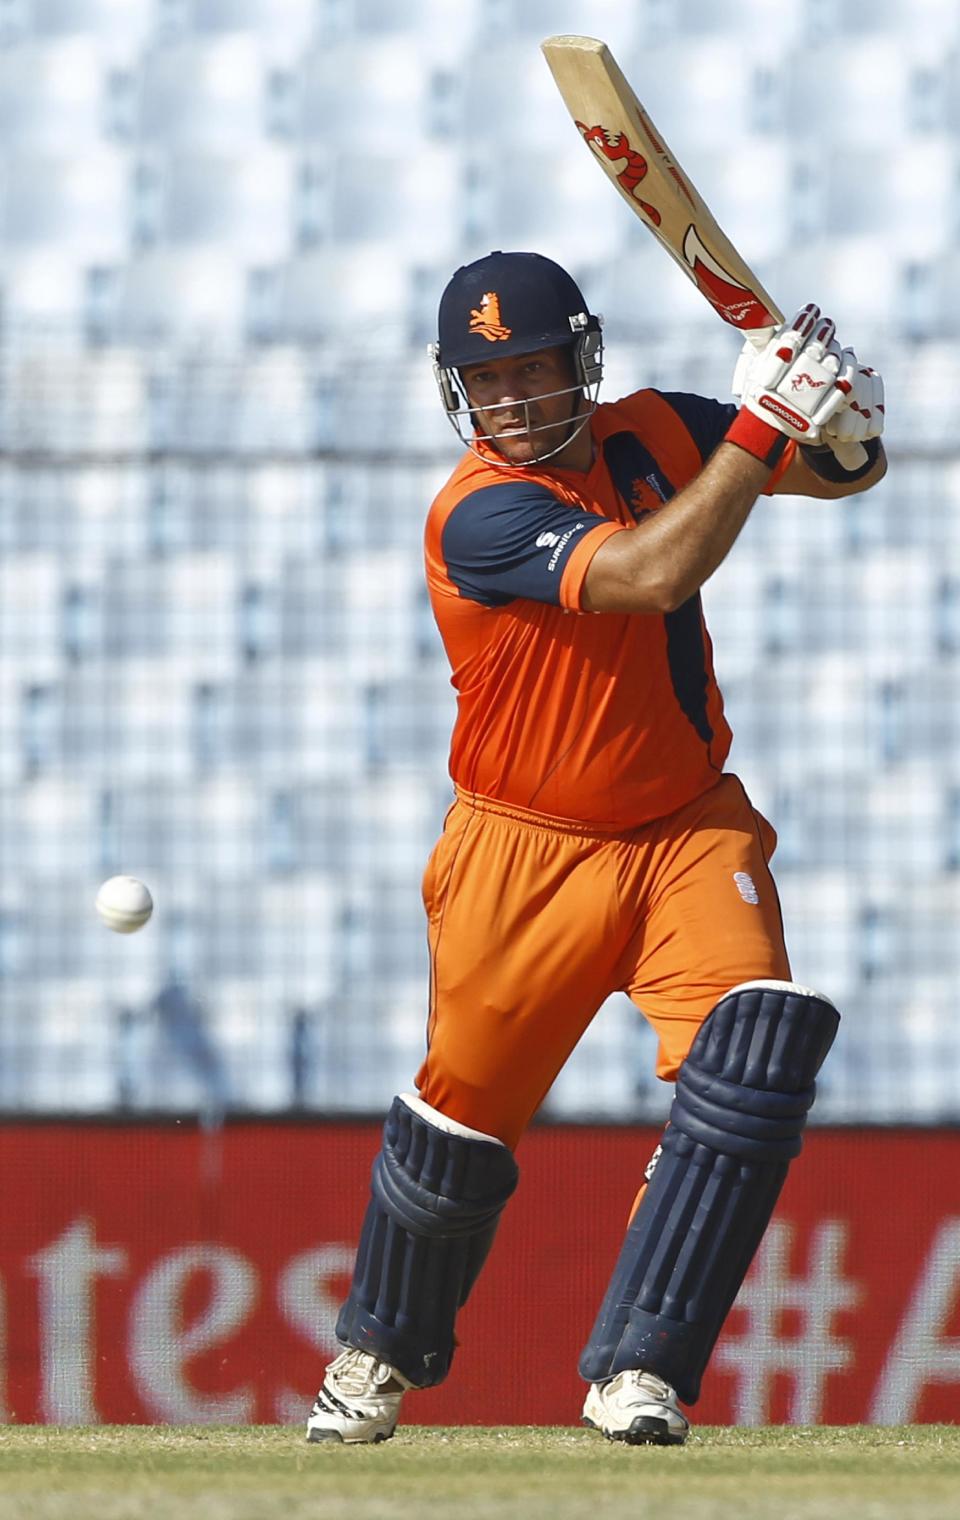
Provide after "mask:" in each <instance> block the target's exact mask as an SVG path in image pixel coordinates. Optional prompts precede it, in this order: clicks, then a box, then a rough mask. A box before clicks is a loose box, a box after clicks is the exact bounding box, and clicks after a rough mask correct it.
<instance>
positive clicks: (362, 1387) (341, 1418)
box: [307, 1347, 413, 1443]
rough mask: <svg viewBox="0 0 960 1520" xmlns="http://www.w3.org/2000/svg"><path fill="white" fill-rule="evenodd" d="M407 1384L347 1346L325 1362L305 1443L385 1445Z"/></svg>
mask: <svg viewBox="0 0 960 1520" xmlns="http://www.w3.org/2000/svg"><path fill="white" fill-rule="evenodd" d="M412 1387H413V1384H412V1383H408V1382H407V1380H406V1378H405V1377H402V1376H401V1375H400V1373H399V1372H398V1371H397V1370H396V1368H395V1367H391V1366H389V1365H388V1363H387V1362H378V1361H377V1359H376V1357H375V1356H373V1355H372V1354H371V1353H370V1352H369V1351H354V1350H352V1349H351V1348H350V1347H347V1349H346V1351H341V1353H340V1355H339V1356H338V1357H337V1359H336V1361H333V1362H331V1363H330V1365H329V1367H328V1368H327V1370H326V1373H325V1374H324V1378H323V1386H322V1388H321V1389H320V1392H319V1393H318V1394H317V1402H316V1403H315V1404H314V1406H313V1408H312V1409H311V1411H310V1418H309V1419H308V1421H307V1440H308V1441H344V1442H353V1441H364V1442H371V1443H372V1442H375V1441H389V1439H390V1437H391V1436H392V1435H393V1432H394V1431H395V1430H396V1428H397V1416H398V1415H399V1413H400V1400H401V1399H402V1398H403V1395H404V1394H405V1393H406V1391H407V1389H408V1388H412Z"/></svg>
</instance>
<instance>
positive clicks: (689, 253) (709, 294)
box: [683, 226, 780, 331]
mask: <svg viewBox="0 0 960 1520" xmlns="http://www.w3.org/2000/svg"><path fill="white" fill-rule="evenodd" d="M683 258H684V262H685V263H686V265H687V268H688V269H689V270H690V273H691V274H692V275H693V278H694V279H695V280H696V282H697V286H698V288H699V289H700V291H701V293H702V294H703V295H705V296H706V298H707V300H708V301H709V302H710V304H711V306H713V307H714V309H715V310H716V311H718V312H719V313H720V315H721V317H722V318H723V320H724V321H725V322H729V323H730V324H731V326H732V327H739V328H741V329H743V330H744V331H750V330H751V329H752V328H755V327H776V326H777V324H778V322H779V321H780V318H779V317H777V316H775V315H774V313H773V312H772V311H770V309H769V308H768V307H767V306H766V305H764V302H763V301H762V299H761V298H760V296H758V295H756V294H755V293H754V291H752V290H750V289H748V288H747V286H746V285H742V284H741V283H740V281H739V280H735V279H734V277H733V275H732V274H730V273H729V272H728V271H727V270H726V269H724V268H723V267H722V265H720V264H718V262H717V260H716V259H715V258H714V256H713V254H712V253H710V252H709V250H708V249H707V248H705V247H704V245H703V243H702V242H701V240H700V235H699V233H698V232H697V229H696V227H693V226H690V227H688V228H687V235H686V237H685V238H684V240H683Z"/></svg>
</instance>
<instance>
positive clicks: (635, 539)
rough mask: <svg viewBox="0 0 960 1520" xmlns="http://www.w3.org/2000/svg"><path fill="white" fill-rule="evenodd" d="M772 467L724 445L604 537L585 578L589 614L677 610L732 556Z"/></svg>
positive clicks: (732, 445)
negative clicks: (676, 487)
mask: <svg viewBox="0 0 960 1520" xmlns="http://www.w3.org/2000/svg"><path fill="white" fill-rule="evenodd" d="M769 477H770V468H769V466H768V465H766V464H763V463H762V462H761V461H760V460H759V459H755V458H754V457H753V455H752V454H748V453H747V452H746V451H745V450H744V449H741V448H738V447H737V446H736V445H735V444H731V443H723V444H721V445H720V447H719V448H718V449H717V451H716V452H715V453H714V454H713V455H712V457H711V458H710V459H709V460H708V462H707V464H706V465H705V466H704V468H703V469H702V470H701V471H700V474H699V475H697V476H696V477H695V478H694V479H693V480H692V481H691V482H690V484H689V485H687V486H684V488H683V490H681V491H678V492H677V494H676V496H674V497H673V498H672V499H671V500H670V501H669V502H668V503H667V504H666V506H664V507H661V508H660V510H659V511H658V512H656V513H655V514H654V515H653V516H652V517H648V518H645V519H644V521H643V522H641V523H639V524H638V525H637V527H636V528H634V529H633V531H632V532H630V533H617V534H614V535H613V537H612V538H609V539H607V541H606V543H604V544H602V545H601V546H600V548H599V549H598V550H597V553H596V554H595V555H594V557H593V560H592V562H591V564H590V568H589V570H588V571H587V575H586V580H585V582H584V591H583V606H584V607H585V609H586V610H587V611H589V612H646V613H664V612H672V611H673V610H674V609H675V608H677V607H680V606H682V604H683V603H684V602H685V601H687V599H688V598H689V597H691V596H693V595H694V593H695V592H696V591H698V590H699V589H700V587H701V586H702V585H703V583H704V581H706V580H707V579H708V578H709V577H710V576H711V575H712V574H713V572H714V570H716V568H717V566H718V565H720V564H721V563H722V562H723V560H724V559H725V558H726V556H727V554H728V553H729V551H730V549H731V547H732V545H733V544H734V542H735V541H736V538H737V535H738V534H739V532H740V530H741V529H742V527H743V525H744V523H745V522H746V520H747V518H748V517H749V515H750V511H751V508H752V507H753V504H754V502H755V501H756V499H757V496H758V495H759V494H760V492H761V491H762V490H763V487H764V486H765V484H766V483H767V480H768V479H769Z"/></svg>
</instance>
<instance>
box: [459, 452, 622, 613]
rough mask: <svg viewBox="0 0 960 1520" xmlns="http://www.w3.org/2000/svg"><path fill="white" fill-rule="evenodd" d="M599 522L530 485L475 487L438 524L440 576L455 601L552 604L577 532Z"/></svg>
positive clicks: (579, 537) (580, 533)
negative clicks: (462, 598) (444, 577)
mask: <svg viewBox="0 0 960 1520" xmlns="http://www.w3.org/2000/svg"><path fill="white" fill-rule="evenodd" d="M606 522H607V519H606V518H605V517H597V516H596V515H595V514H594V513H593V512H586V511H580V510H578V509H577V508H576V507H571V506H569V505H568V504H567V503H566V502H565V501H558V500H557V498H556V497H555V496H551V494H550V492H549V491H548V490H547V488H546V487H545V486H540V485H535V484H533V482H531V481H522V480H516V481H514V480H511V481H505V482H504V484H503V485H500V486H482V487H481V488H480V490H479V491H472V492H471V494H470V495H469V496H465V497H464V498H463V500H462V501H461V502H459V503H458V504H457V506H455V507H454V509H453V511H452V512H451V513H450V516H449V517H448V518H447V521H446V524H445V525H444V529H443V534H442V537H441V544H442V549H443V558H444V562H445V564H446V567H447V574H448V575H449V577H450V579H451V580H452V581H453V583H454V585H455V586H457V587H458V588H459V590H460V594H461V596H465V597H468V598H469V599H470V601H473V602H480V603H481V604H482V605H483V606H484V607H504V606H506V604H507V603H508V602H512V601H515V600H516V598H517V597H527V598H529V599H530V600H532V601H535V602H553V603H554V604H556V605H557V606H559V604H560V582H561V580H562V578H563V572H564V568H565V566H566V563H567V560H568V559H569V558H570V556H571V554H572V553H573V551H574V549H575V548H576V547H577V544H578V543H580V542H581V540H582V539H583V535H584V534H585V533H589V532H590V531H591V530H592V529H593V528H599V527H601V526H602V525H603V524H604V523H606Z"/></svg>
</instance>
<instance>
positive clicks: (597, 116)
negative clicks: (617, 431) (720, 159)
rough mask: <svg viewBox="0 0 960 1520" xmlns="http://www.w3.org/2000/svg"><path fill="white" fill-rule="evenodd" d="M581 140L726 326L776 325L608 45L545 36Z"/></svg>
mask: <svg viewBox="0 0 960 1520" xmlns="http://www.w3.org/2000/svg"><path fill="white" fill-rule="evenodd" d="M540 47H541V50H542V52H543V55H544V57H545V58H546V60H547V63H548V64H549V65H550V71H551V73H552V74H553V77H554V80H555V82H556V85H557V89H558V90H559V91H560V94H561V95H562V96H563V99H564V101H565V103H566V106H567V110H568V111H569V112H570V115H571V116H572V117H573V119H574V121H575V123H576V125H577V128H578V130H579V132H580V135H581V137H582V138H583V139H584V141H585V142H586V143H587V145H588V147H590V148H591V149H592V150H593V153H594V155H595V157H596V159H597V162H598V163H599V164H600V167H601V168H602V169H603V170H604V173H605V174H606V175H607V177H608V178H609V179H610V180H611V182H612V183H613V184H615V185H616V187H617V189H618V190H619V191H620V194H621V195H622V196H623V198H624V200H625V201H626V202H627V203H628V205H629V206H630V209H631V210H632V211H634V212H635V213H636V215H637V216H639V217H640V219H641V221H643V222H644V223H645V224H646V225H647V226H648V227H649V228H650V231H651V232H652V233H653V235H654V237H655V238H657V240H658V241H659V242H660V243H662V245H663V247H664V248H666V250H667V252H668V253H669V254H671V255H672V257H673V258H674V259H676V261H677V263H678V264H679V265H680V268H681V269H682V270H683V272H684V274H685V275H686V276H687V278H688V279H690V280H692V281H693V282H694V284H695V285H696V286H697V288H698V289H699V290H700V292H701V294H702V295H704V296H706V298H707V300H708V301H709V302H710V304H711V306H712V307H713V308H714V310H715V311H716V312H718V313H719V315H720V316H721V317H722V318H723V320H724V321H725V322H729V323H730V325H731V327H738V328H740V329H741V331H743V332H753V331H756V330H757V329H760V328H765V327H776V326H778V325H779V324H780V323H781V322H782V321H783V313H782V312H781V310H780V308H779V307H778V306H777V304H776V302H775V301H774V300H773V299H772V298H771V297H770V296H769V295H768V294H767V292H766V291H765V290H764V288H763V286H762V285H761V284H760V281H759V280H758V279H757V277H756V275H755V274H754V272H753V270H752V269H751V268H750V267H749V265H747V264H745V263H744V261H743V259H742V258H741V257H740V255H739V253H738V252H737V250H736V249H735V248H734V246H733V244H732V243H731V242H730V239H729V238H728V237H727V236H726V234H725V233H724V232H723V230H722V228H721V227H720V226H719V224H718V223H717V221H716V219H715V217H714V215H713V213H712V211H711V210H710V208H709V206H708V205H707V203H706V201H705V200H704V199H703V197H702V196H701V195H700V193H699V192H698V191H697V189H696V188H695V187H694V185H693V184H692V182H691V181H690V180H689V179H688V178H687V176H686V174H685V173H684V172H683V170H682V169H681V167H680V165H679V164H678V163H677V160H676V159H675V158H674V156H673V154H672V153H671V152H670V149H669V148H668V147H667V145H666V143H665V142H664V140H663V138H662V137H661V135H660V133H659V132H658V131H657V130H656V128H655V127H654V125H653V122H652V121H651V120H650V118H649V116H648V115H647V113H646V111H645V110H644V109H643V106H642V105H641V104H640V102H639V100H638V99H637V97H636V95H635V94H634V92H633V90H632V89H631V87H630V85H629V84H628V82H627V80H626V79H625V78H624V76H623V74H622V73H621V72H620V69H619V67H618V65H617V61H616V59H615V58H614V56H613V54H612V53H611V52H610V49H609V48H608V47H607V45H606V43H605V42H600V41H599V40H598V39H597V38H596V37H573V36H570V37H566V36H561V37H548V38H547V40H546V41H545V42H542V43H541V44H540ZM834 452H835V453H836V456H837V458H838V459H839V460H840V462H841V464H842V465H843V467H844V469H847V470H853V469H856V468H857V467H858V466H859V465H861V464H862V463H863V462H864V460H865V459H866V457H867V455H866V452H865V450H864V449H863V448H862V446H861V445H860V444H859V443H849V444H837V445H835V449H834Z"/></svg>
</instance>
